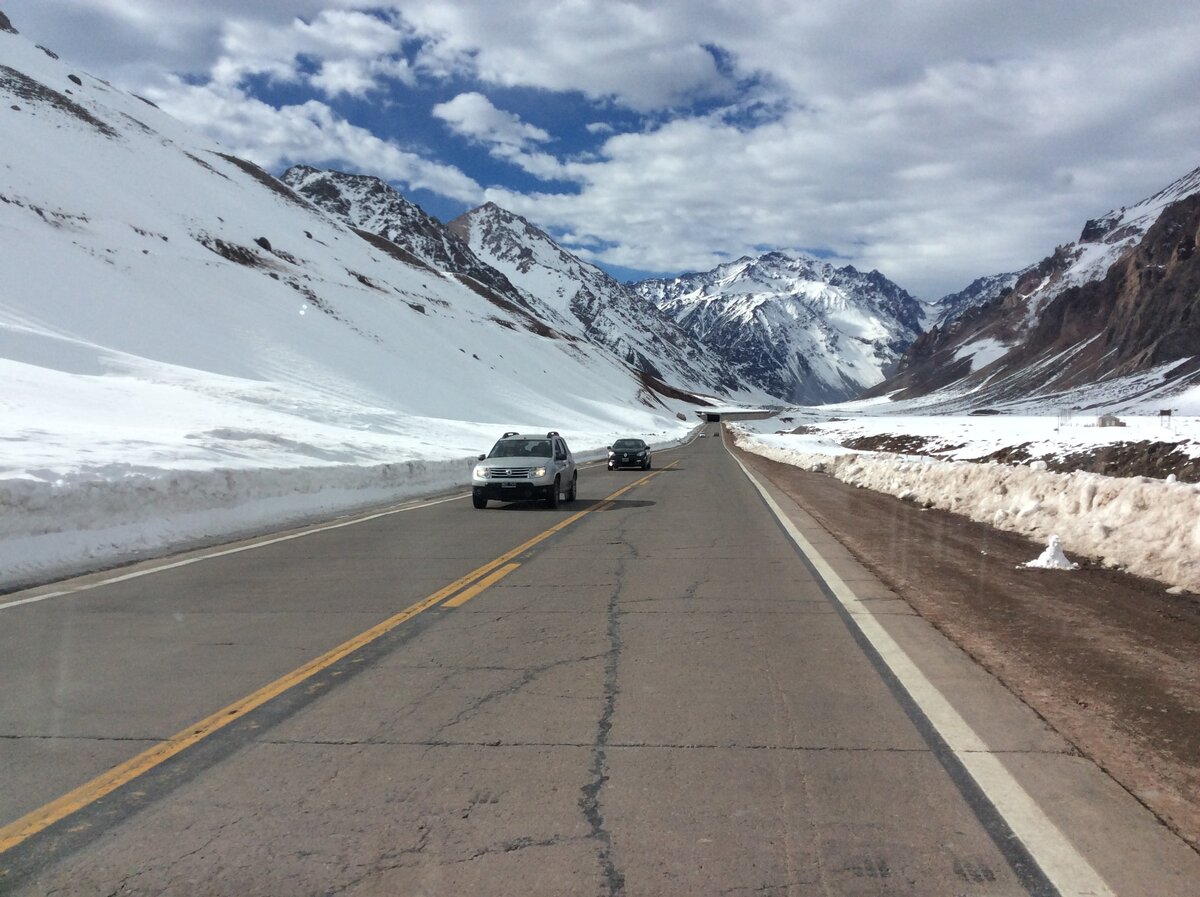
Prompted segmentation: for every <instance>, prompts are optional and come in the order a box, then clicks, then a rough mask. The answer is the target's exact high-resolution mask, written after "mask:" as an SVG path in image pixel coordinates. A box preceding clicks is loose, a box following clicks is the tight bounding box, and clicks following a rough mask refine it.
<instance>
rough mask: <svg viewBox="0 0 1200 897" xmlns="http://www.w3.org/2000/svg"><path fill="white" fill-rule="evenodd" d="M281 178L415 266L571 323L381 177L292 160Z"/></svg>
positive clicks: (566, 325)
mask: <svg viewBox="0 0 1200 897" xmlns="http://www.w3.org/2000/svg"><path fill="white" fill-rule="evenodd" d="M280 180H282V181H283V182H284V183H285V184H287V185H288V186H289V187H291V188H292V189H293V190H295V191H296V192H297V193H299V194H300V195H301V196H303V197H304V198H305V199H307V200H308V201H309V202H311V203H312V204H313V205H315V206H316V207H317V208H320V209H323V210H324V211H326V212H329V213H330V214H331V215H333V216H334V217H335V218H339V219H341V220H342V221H345V222H346V223H347V224H349V225H350V226H351V227H353V228H356V229H358V230H360V231H361V232H362V233H363V234H364V235H365V234H371V235H375V236H379V237H382V238H383V239H385V240H390V241H391V242H392V243H394V244H396V246H397V247H399V249H400V250H402V251H403V252H407V253H410V254H411V255H412V256H413V257H414V259H415V260H416V261H415V263H416V264H417V265H418V266H420V265H421V264H424V265H428V266H429V267H431V268H433V269H435V270H438V271H442V272H446V273H450V274H453V275H454V276H455V277H456V278H458V279H459V280H462V281H463V282H464V283H467V284H474V285H475V287H476V288H482V289H485V290H487V291H488V292H490V293H491V294H492V296H493V298H494V299H495V300H496V301H497V302H500V303H506V302H507V303H512V304H513V305H515V306H517V307H518V308H522V309H525V310H526V311H528V312H530V313H531V314H533V315H534V316H535V317H537V318H538V319H540V320H543V321H544V322H545V323H546V324H547V325H548V326H554V327H558V328H560V329H570V328H571V324H572V322H571V321H569V320H568V319H566V318H564V317H562V316H560V315H558V314H556V313H555V312H554V311H553V310H552V309H551V308H549V307H548V306H546V305H545V304H543V303H540V302H538V301H536V300H533V299H531V297H530V296H529V295H528V294H526V293H524V292H522V291H521V290H519V289H518V288H517V287H515V286H514V285H513V284H512V283H511V282H509V280H508V278H507V277H505V276H504V275H503V274H501V273H500V272H499V271H497V270H496V269H495V268H493V267H491V266H490V265H488V264H487V263H486V262H484V261H483V260H482V259H480V258H479V257H478V256H477V255H475V253H474V252H472V251H471V248H470V247H469V246H467V245H466V244H465V243H463V242H462V240H460V239H458V238H457V237H455V236H454V235H453V234H451V233H450V231H448V230H447V229H446V227H445V225H443V224H442V223H441V222H440V221H438V220H437V219H436V218H433V217H432V216H430V215H428V214H426V212H425V210H424V209H422V208H421V207H420V206H418V205H416V204H415V203H413V202H411V201H409V200H408V199H406V198H405V197H404V196H402V195H401V194H400V193H399V192H397V191H396V190H395V188H393V187H392V186H391V185H390V184H388V183H386V182H385V181H383V180H381V179H380V178H377V177H373V176H371V175H365V174H347V173H345V172H340V171H322V170H320V169H316V168H313V167H311V166H308V165H295V166H293V167H291V168H289V169H288V170H287V171H285V172H284V173H283V176H282V177H281V178H280Z"/></svg>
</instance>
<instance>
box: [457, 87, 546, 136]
mask: <svg viewBox="0 0 1200 897" xmlns="http://www.w3.org/2000/svg"><path fill="white" fill-rule="evenodd" d="M433 114H434V116H435V117H436V118H440V119H441V120H442V121H444V122H445V123H446V124H447V125H449V127H450V129H451V130H452V131H453V132H454V133H455V134H458V135H460V136H463V137H469V138H471V139H473V140H478V141H479V142H480V143H485V144H489V145H493V146H500V147H507V148H512V149H525V148H527V147H528V146H529V145H530V144H534V143H546V142H547V141H549V140H550V135H549V133H547V132H546V131H544V130H543V129H542V128H538V127H535V126H534V125H530V124H526V123H525V122H523V121H521V118H520V116H517V115H514V114H513V113H511V112H505V111H504V110H503V109H497V108H496V107H495V106H493V105H492V101H491V100H489V99H488V98H487V97H485V96H484V95H483V94H481V93H475V92H471V93H460V94H459V95H458V96H456V97H455V98H454V99H452V100H449V101H448V102H445V103H438V104H437V105H436V106H434V107H433Z"/></svg>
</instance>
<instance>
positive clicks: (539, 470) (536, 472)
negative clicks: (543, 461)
mask: <svg viewBox="0 0 1200 897" xmlns="http://www.w3.org/2000/svg"><path fill="white" fill-rule="evenodd" d="M532 475H533V476H535V477H544V476H545V475H546V468H544V467H535V468H534V469H533V473H532Z"/></svg>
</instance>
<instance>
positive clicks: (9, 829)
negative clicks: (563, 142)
mask: <svg viewBox="0 0 1200 897" xmlns="http://www.w3.org/2000/svg"><path fill="white" fill-rule="evenodd" d="M669 466H670V465H668V467H669ZM663 469H664V470H665V469H667V468H663ZM659 472H660V471H655V472H653V473H650V474H648V475H646V476H644V477H642V478H641V479H638V480H634V481H633V482H632V483H629V484H628V485H626V486H624V487H622V488H620V489H618V490H617V491H616V492H613V493H612V494H611V495H609V496H607V497H606V498H603V499H601V500H600V501H599V502H597V503H596V504H595V505H592V506H591V507H590V508H585V509H584V510H582V511H580V512H578V513H577V514H572V515H571V516H570V517H568V518H566V519H565V520H562V521H560V522H559V523H556V524H555V525H554V526H552V527H550V528H549V529H547V530H545V531H544V532H542V533H540V534H539V535H537V536H534V537H533V538H532V539H529V540H528V541H526V542H522V543H521V544H520V545H518V546H517V547H516V548H514V549H512V550H511V551H508V552H505V553H504V554H502V555H500V557H498V558H495V559H494V560H491V561H489V562H488V563H486V564H484V565H483V566H481V567H477V568H476V569H474V570H472V571H471V572H470V573H468V574H467V575H466V576H461V577H459V578H458V579H456V580H455V581H454V582H452V583H450V584H449V585H447V586H444V587H443V588H440V589H438V590H437V591H436V592H434V593H433V594H432V595H429V596H428V597H426V598H423V599H421V600H420V601H418V602H417V603H416V604H412V605H409V606H408V607H406V608H405V609H404V610H402V611H400V612H399V613H397V614H394V615H392V616H390V617H388V618H387V619H386V620H384V621H383V622H382V623H378V624H377V625H375V626H372V627H371V628H370V629H368V630H366V631H365V632H362V633H360V634H358V635H356V636H355V637H354V638H352V639H350V640H349V641H346V642H343V643H342V644H340V645H338V646H337V647H336V648H333V649H332V650H330V651H326V652H325V653H324V654H322V655H321V656H320V657H317V658H315V659H314V660H310V661H309V662H308V663H306V664H305V665H304V666H302V667H300V668H298V669H296V670H293V671H292V672H290V673H288V674H287V675H285V676H281V677H280V678H278V679H276V680H275V681H274V682H271V683H270V684H268V685H264V686H263V687H262V688H260V689H259V690H258V691H256V692H254V693H253V694H250V695H247V696H246V697H244V698H242V699H240V700H238V701H235V702H234V703H232V704H230V705H229V706H227V707H224V708H222V709H221V710H218V711H217V712H216V713H214V714H213V715H212V716H209V717H207V718H206V719H202V720H200V722H198V723H195V724H194V725H191V726H188V727H187V728H186V729H184V730H183V731H182V732H177V733H176V734H175V735H172V736H171V737H170V738H168V739H167V740H166V741H161V742H159V743H158V744H156V745H154V746H153V747H151V748H147V749H146V750H145V751H142V753H140V754H138V755H137V756H135V757H132V758H130V759H129V760H126V761H125V762H124V763H121V764H120V765H118V766H115V767H113V768H112V769H110V770H109V771H108V772H105V773H102V774H101V775H99V776H97V777H96V778H94V779H92V780H91V781H90V782H86V783H84V784H83V785H80V786H79V787H78V788H76V789H74V790H73V791H69V792H67V793H66V794H64V795H63V796H62V797H60V798H58V799H57V800H53V801H51V802H50V803H48V804H46V805H44V806H42V807H39V808H38V809H36V810H33V811H32V812H30V813H27V814H25V815H24V816H22V817H21V818H20V819H17V820H16V821H15V822H10V823H9V824H8V825H5V826H3V827H0V854H3V853H5V852H6V851H8V850H11V849H12V848H14V847H16V846H17V845H19V844H21V843H23V842H24V841H27V840H28V839H29V838H31V837H33V836H34V835H36V834H37V833H38V832H40V831H43V830H44V829H47V828H49V827H50V826H52V825H54V824H55V823H56V822H58V821H60V820H62V819H65V818H66V817H67V816H70V815H71V814H72V813H75V812H77V811H79V810H82V809H83V808H84V807H86V806H88V805H90V804H93V803H95V802H96V801H98V800H100V798H102V797H104V796H105V795H107V794H111V793H112V792H113V791H116V790H117V789H118V788H120V787H121V786H122V785H125V784H127V783H129V782H131V781H133V780H134V779H136V778H137V777H138V776H141V775H144V774H145V773H147V772H149V771H150V770H151V769H153V768H154V767H156V766H158V765H159V764H161V763H163V762H165V761H166V760H169V759H170V758H171V757H174V756H175V755H176V754H178V753H180V752H181V751H183V750H185V749H187V748H189V747H191V746H192V745H194V744H196V743H197V742H200V741H202V740H204V739H205V738H207V737H208V736H210V735H212V734H213V733H214V732H217V731H219V730H221V729H223V728H225V727H226V726H228V725H229V724H230V723H233V722H236V721H237V720H239V719H241V718H242V717H243V716H245V715H246V714H248V713H250V712H251V711H252V710H256V709H257V708H259V707H261V706H262V705H263V704H265V703H267V702H268V701H270V700H271V699H272V698H275V697H278V696H279V695H281V694H283V693H284V692H285V691H287V690H288V689H290V688H293V687H295V686H296V685H298V684H300V683H301V682H304V681H305V680H306V679H311V678H312V677H313V676H315V675H316V674H317V673H319V672H321V671H322V670H325V669H327V668H328V667H330V666H332V665H333V664H335V663H337V662H338V661H339V660H341V659H342V658H343V657H346V656H347V655H348V654H352V653H353V652H355V651H357V650H358V649H360V648H362V647H364V646H366V645H369V644H370V643H371V642H373V641H375V640H376V639H378V638H380V637H381V636H383V635H385V634H386V633H388V632H390V631H391V630H393V629H395V628H396V627H397V626H399V625H400V624H401V623H404V622H406V621H408V620H411V619H412V618H413V617H415V616H416V615H417V614H419V613H422V612H423V611H426V610H428V609H429V608H431V607H433V606H434V605H436V604H438V603H440V602H441V601H444V600H445V599H446V598H449V597H450V596H452V595H455V593H456V592H458V591H459V590H460V589H464V588H466V587H467V586H471V584H472V583H475V585H474V586H471V588H470V589H467V591H465V592H463V595H465V596H466V597H463V595H459V596H457V597H456V598H455V599H454V601H456V602H457V604H461V603H463V602H465V601H469V600H470V599H471V598H473V597H474V596H475V595H477V594H479V592H482V591H483V590H484V589H486V588H487V587H488V586H489V585H492V584H493V583H495V582H496V581H498V580H499V579H500V578H501V577H503V576H506V575H507V574H508V573H510V572H512V570H514V569H516V567H518V566H520V565H519V564H511V563H509V562H510V561H512V559H513V558H515V557H516V556H517V555H519V554H522V553H523V552H526V551H528V550H529V549H531V548H533V547H534V546H535V545H537V544H539V543H540V542H543V541H545V540H546V539H548V538H550V537H551V536H552V535H554V534H555V533H558V532H561V531H562V530H564V529H566V528H567V527H568V526H570V525H571V524H572V523H575V522H576V521H577V520H580V519H581V518H583V517H585V516H587V515H588V514H590V513H592V512H593V511H598V510H601V509H603V508H605V507H607V506H609V505H611V504H612V503H613V502H614V501H615V500H616V499H617V498H619V497H620V496H622V495H624V494H625V493H626V492H628V491H629V490H631V489H634V488H636V487H637V486H640V485H642V484H643V483H646V482H648V481H649V480H650V479H652V478H653V477H654V476H656V475H657V474H658V473H659ZM505 564H507V565H508V566H507V567H504V568H503V569H502V570H500V571H498V572H497V573H492V571H495V570H496V568H497V567H503V565H505ZM489 573H491V574H492V575H491V576H488V574H489ZM480 577H485V578H484V579H483V580H481V581H479V582H477V583H476V580H479V579H480ZM457 604H455V605H453V606H457Z"/></svg>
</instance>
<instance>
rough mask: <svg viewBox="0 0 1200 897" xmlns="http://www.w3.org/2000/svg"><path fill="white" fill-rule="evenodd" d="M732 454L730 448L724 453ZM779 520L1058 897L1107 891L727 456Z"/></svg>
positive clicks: (1105, 895) (1099, 895) (1107, 896)
mask: <svg viewBox="0 0 1200 897" xmlns="http://www.w3.org/2000/svg"><path fill="white" fill-rule="evenodd" d="M730 454H731V455H732V452H731V453H730ZM732 456H733V459H734V460H735V461H737V463H738V466H740V467H741V469H742V472H743V473H744V474H745V475H746V477H747V478H748V479H749V480H750V482H751V483H752V484H753V485H754V487H755V489H757V490H758V492H759V494H760V495H761V496H762V498H763V501H764V502H766V504H767V507H769V508H770V509H771V511H772V513H773V514H774V515H775V516H776V518H778V520H779V523H780V525H781V526H782V527H783V529H784V531H785V532H787V534H788V536H789V537H790V538H791V539H792V541H793V542H795V544H796V547H797V548H798V549H799V550H800V551H801V553H802V554H803V555H804V556H805V557H806V558H808V561H809V563H810V564H812V566H813V569H815V570H816V571H817V573H818V575H820V576H821V578H822V579H824V580H825V583H826V584H827V585H828V587H829V589H830V590H831V591H832V593H833V594H834V596H835V597H836V598H837V600H838V601H839V602H840V603H841V605H842V606H843V607H844V608H845V610H846V612H847V614H848V615H849V617H850V619H851V620H852V621H853V623H854V625H856V626H857V627H858V629H859V631H860V632H861V633H862V635H863V637H864V638H866V640H867V641H868V642H869V643H870V644H871V645H872V647H874V649H875V650H876V652H878V654H879V656H880V658H881V659H882V660H883V662H884V663H885V664H886V665H887V667H888V669H890V670H891V672H892V674H893V675H894V676H895V677H896V679H897V680H898V681H899V683H900V684H901V686H902V687H903V688H904V690H905V691H906V692H907V693H908V695H909V697H911V699H912V700H913V702H914V703H915V704H916V706H917V707H918V708H919V709H920V711H921V712H922V713H923V714H924V715H925V717H926V718H927V719H928V721H929V723H930V725H931V726H933V728H934V729H935V730H936V731H937V732H938V734H939V735H940V736H941V737H942V739H943V740H944V741H945V742H946V744H947V746H948V747H949V748H950V750H951V751H952V752H953V753H954V755H955V757H956V758H957V759H958V760H959V762H960V763H961V764H962V765H963V767H964V768H965V769H966V770H967V772H968V773H969V774H970V776H971V777H972V778H973V779H974V780H975V783H976V784H977V785H978V786H979V788H980V789H981V790H982V791H983V793H984V795H985V796H986V797H987V799H988V800H989V801H991V803H992V805H993V806H994V807H995V808H996V811H997V812H998V813H999V814H1000V815H1001V816H1002V817H1003V818H1004V820H1005V822H1006V823H1007V824H1008V826H1009V828H1010V829H1011V830H1012V832H1013V833H1014V834H1015V835H1016V836H1017V837H1018V838H1020V840H1021V842H1022V843H1023V844H1024V845H1025V848H1026V850H1027V851H1028V852H1029V855H1030V856H1032V857H1033V860H1034V862H1036V863H1037V864H1038V866H1039V867H1040V868H1041V870H1042V872H1043V873H1044V874H1045V876H1046V877H1047V878H1048V879H1049V880H1050V881H1051V882H1052V883H1053V885H1054V886H1055V887H1056V888H1057V889H1058V891H1059V893H1060V894H1062V895H1063V897H1114V895H1113V892H1112V890H1111V889H1110V888H1109V887H1108V885H1107V883H1106V882H1105V881H1104V879H1102V878H1101V877H1100V874H1099V873H1098V872H1096V870H1095V869H1094V868H1092V865H1091V864H1090V863H1088V861H1087V860H1086V859H1084V858H1083V857H1082V856H1081V855H1080V854H1079V852H1078V851H1077V850H1076V849H1075V847H1074V845H1072V844H1071V842H1070V841H1069V840H1068V839H1067V837H1066V836H1065V835H1064V834H1063V833H1062V831H1060V830H1059V828H1058V827H1057V826H1056V825H1055V824H1054V823H1053V822H1052V821H1051V820H1050V819H1049V818H1048V817H1047V816H1046V814H1045V813H1044V812H1043V811H1042V809H1041V807H1039V806H1038V804H1037V802H1036V801H1035V800H1034V799H1033V798H1032V797H1031V796H1030V795H1029V793H1028V792H1027V791H1025V789H1024V788H1022V787H1021V784H1020V783H1019V782H1018V781H1017V780H1016V779H1015V778H1014V777H1013V776H1012V774H1011V773H1010V772H1009V771H1008V770H1007V769H1006V768H1005V767H1004V765H1003V764H1002V763H1001V762H1000V761H999V759H997V757H996V756H995V754H994V753H992V751H991V749H990V748H989V747H988V745H987V744H986V743H984V741H983V739H982V738H980V737H979V735H978V734H976V732H975V731H974V730H973V729H972V728H971V726H970V725H969V724H968V723H967V721H966V720H965V719H963V718H962V716H961V715H960V714H959V713H958V711H957V710H955V709H954V707H953V706H952V705H951V704H950V702H949V701H947V700H946V698H945V696H944V695H943V694H942V693H941V692H940V691H938V689H937V688H936V687H935V686H934V685H933V684H932V683H931V682H930V681H929V680H928V679H927V678H926V677H925V674H924V673H922V672H921V670H920V669H918V667H917V665H916V664H915V663H914V662H913V661H912V659H911V658H910V657H909V656H908V655H907V654H906V653H905V651H904V649H903V648H901V647H900V645H899V644H897V643H896V641H895V640H894V639H893V638H892V637H891V636H890V635H889V634H888V632H887V630H885V629H884V628H883V626H882V625H881V624H880V623H879V621H878V620H877V619H876V618H875V616H874V615H873V614H872V613H871V612H870V610H869V609H868V608H867V607H866V605H865V604H863V602H862V601H860V600H859V598H858V597H857V596H856V595H855V594H854V591H853V590H852V589H851V588H850V587H849V586H848V585H847V584H846V583H845V581H843V580H842V578H841V577H840V576H838V574H837V572H836V571H835V570H834V569H833V568H832V567H831V566H830V565H829V563H828V562H827V561H826V560H825V559H824V558H823V557H821V554H820V552H818V551H817V549H816V548H815V547H814V546H813V545H812V543H811V542H809V541H808V539H806V538H805V537H804V534H803V533H802V532H800V530H799V528H798V527H797V526H796V525H795V524H794V523H793V522H792V521H791V519H789V517H788V516H787V514H786V513H784V511H783V509H782V508H781V507H780V506H779V504H778V503H777V502H776V501H775V499H774V498H773V497H772V496H771V494H770V493H769V492H768V491H767V489H766V488H765V487H764V486H763V485H762V483H761V482H760V481H759V480H758V478H757V477H755V476H754V474H753V473H751V472H750V470H749V469H748V468H747V467H746V465H745V464H743V463H742V461H741V459H740V458H738V457H737V455H732Z"/></svg>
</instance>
